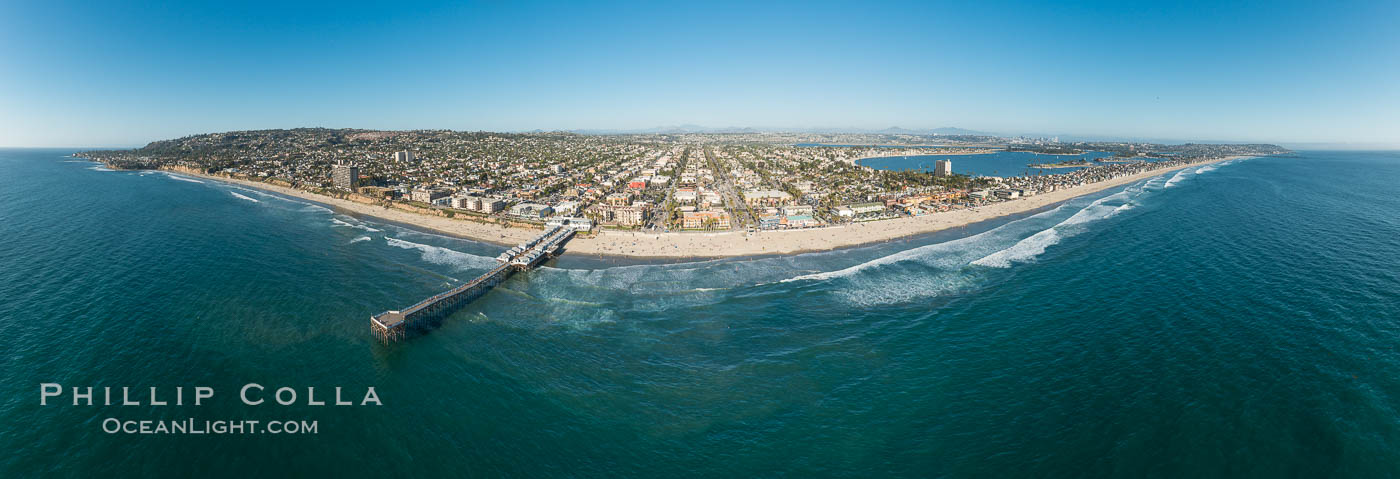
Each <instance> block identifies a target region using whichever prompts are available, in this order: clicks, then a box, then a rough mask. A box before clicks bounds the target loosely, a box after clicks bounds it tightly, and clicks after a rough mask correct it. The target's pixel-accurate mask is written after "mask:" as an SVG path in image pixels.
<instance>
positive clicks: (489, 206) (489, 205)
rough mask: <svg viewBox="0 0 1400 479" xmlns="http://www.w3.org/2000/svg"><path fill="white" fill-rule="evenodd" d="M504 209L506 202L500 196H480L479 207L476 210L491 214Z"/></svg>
mask: <svg viewBox="0 0 1400 479" xmlns="http://www.w3.org/2000/svg"><path fill="white" fill-rule="evenodd" d="M504 209H506V202H505V200H502V199H500V198H482V199H481V208H480V209H478V210H477V211H480V212H482V213H486V214H488V215H489V214H493V213H497V212H500V211H501V210H504Z"/></svg>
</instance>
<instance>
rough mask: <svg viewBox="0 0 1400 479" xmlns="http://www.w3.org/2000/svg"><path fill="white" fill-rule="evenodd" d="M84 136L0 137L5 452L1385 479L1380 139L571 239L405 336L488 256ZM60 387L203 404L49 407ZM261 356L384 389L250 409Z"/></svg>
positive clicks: (1398, 230)
mask: <svg viewBox="0 0 1400 479" xmlns="http://www.w3.org/2000/svg"><path fill="white" fill-rule="evenodd" d="M68 153H71V151H70V150H0V178H2V179H3V181H0V326H2V327H3V331H0V334H3V339H0V343H3V347H0V352H2V354H0V358H3V361H4V363H3V364H4V366H3V368H0V374H3V378H0V450H3V451H4V454H3V455H0V477H30V476H33V475H37V474H42V473H50V474H62V475H71V476H90V475H97V474H109V473H116V474H119V475H129V476H148V477H149V476H190V475H200V476H206V475H211V476H228V477H248V476H250V475H253V477H257V476H260V475H311V474H315V475H330V474H336V475H340V476H345V477H365V476H380V477H383V476H386V475H399V474H405V473H410V474H421V475H434V476H449V477H453V476H485V477H495V476H511V475H528V476H536V477H551V476H553V477H578V476H585V477H657V476H662V477H664V476H681V477H691V476H715V477H746V476H774V475H792V476H798V477H807V476H851V477H889V476H896V477H900V476H903V477H927V476H954V477H968V476H971V477H1006V476H1034V477H1066V476H1069V477H1081V476H1122V477H1142V476H1158V477H1160V476H1173V477H1180V476H1187V477H1241V476H1252V477H1278V476H1299V477H1327V476H1343V477H1385V476H1396V475H1400V374H1397V371H1400V188H1397V185H1400V154H1397V153H1393V152H1345V153H1342V152H1302V153H1299V154H1297V155H1294V156H1290V157H1269V158H1255V159H1247V160H1238V161H1233V162H1230V163H1226V164H1219V165H1212V166H1204V167H1193V168H1189V169H1186V170H1182V171H1181V172H1179V173H1170V174H1167V175H1164V176H1160V177H1156V178H1152V179H1149V180H1146V181H1143V182H1139V183H1136V184H1132V185H1128V186H1126V187H1120V188H1114V189H1110V190H1108V191H1104V192H1101V193H1097V194H1094V195H1090V196H1088V197H1083V198H1079V199H1075V200H1072V201H1069V202H1067V203H1064V204H1061V205H1056V206H1054V207H1052V208H1047V209H1044V210H1040V211H1035V212H1031V213H1028V214H1024V215H1019V216H1016V217H1013V218H1006V219H1002V220H997V221H992V222H988V223H983V224H978V225H973V226H970V227H967V228H962V229H958V230H956V231H948V232H942V233H937V234H932V235H925V236H922V237H918V238H913V239H909V240H905V241H895V242H890V243H883V244H879V245H874V246H868V247H861V248H852V249H844V250H839V251H834V252H824V253H812V254H803V255H795V256H786V257H768V258H739V259H725V260H714V261H700V262H690V263H679V264H646V263H645V262H637V261H615V260H610V259H599V258H596V257H594V258H579V257H570V256H567V255H566V256H565V257H564V258H561V259H560V260H558V261H556V262H554V263H550V264H549V265H547V267H545V268H543V269H540V270H537V271H534V272H531V273H528V274H525V275H517V276H516V277H515V278H513V279H511V280H510V281H508V282H506V283H504V284H503V285H502V286H500V287H498V288H497V289H496V290H494V291H493V292H491V293H490V294H489V295H487V296H486V297H485V298H483V299H482V300H479V301H477V302H475V303H473V304H472V305H470V306H468V307H466V308H464V309H463V310H461V311H460V312H458V313H456V314H454V315H452V316H451V317H449V318H446V319H445V320H443V321H442V323H441V325H440V326H439V327H438V328H437V329H435V330H433V331H432V332H431V333H429V334H426V335H423V336H420V337H417V338H414V339H412V340H410V341H407V342H405V343H401V344H397V345H390V346H385V345H381V344H378V343H376V342H375V341H374V340H373V339H372V337H371V336H370V335H369V333H368V326H367V320H368V317H369V316H370V315H371V314H373V313H377V312H379V311H382V310H385V309H390V308H398V307H402V306H406V305H408V304H410V303H412V302H414V301H417V300H418V299H421V298H423V297H426V296H428V295H431V294H433V293H436V292H438V291H440V290H443V289H446V288H448V287H450V286H452V285H455V284H458V283H459V282H461V281H465V280H467V279H469V278H471V277H473V276H474V275H475V274H476V273H479V272H481V271H484V270H485V269H486V268H488V267H490V265H491V264H492V261H493V260H492V258H493V257H494V256H495V255H496V254H498V253H499V252H500V251H501V250H502V249H503V248H502V247H500V246H497V245H491V244H484V243H476V242H471V241H466V240H460V239H453V238H447V237H443V236H438V235H434V234H429V233H425V232H419V231H414V230H412V229H407V228H403V227H399V226H395V225H389V224H385V223H383V222H379V221H375V220H372V219H368V218H356V217H353V216H348V215H344V214H340V213H337V212H336V211H332V210H330V209H327V208H324V207H322V206H319V205H316V204H312V203H307V202H303V201H300V200H294V199H289V198H283V197H279V196H276V195H271V194H267V193H262V192H259V191H254V190H247V189H242V188H240V187H236V186H232V185H227V184H221V183H216V182H212V181H206V180H197V179H192V178H186V177H180V176H176V175H169V174H165V173H154V172H114V171H102V170H103V169H102V168H99V167H95V166H94V165H93V164H92V163H88V162H84V161H81V160H74V159H69V158H64V157H63V156H64V155H66V154H68ZM979 173H980V172H979ZM45 382H56V383H61V384H63V385H64V386H65V387H71V386H95V387H98V388H101V387H102V386H113V387H118V388H119V387H122V386H128V387H132V388H133V389H141V390H144V388H147V387H151V386H156V387H160V388H162V389H164V390H167V391H168V390H171V389H173V388H174V387H175V386H184V387H187V388H188V387H193V386H209V387H213V388H215V390H216V397H215V398H213V399H212V400H210V401H209V402H207V403H206V404H204V405H202V406H199V407H194V406H150V405H141V406H93V407H87V406H77V407H75V406H72V405H71V403H66V402H64V401H63V400H62V399H67V397H66V396H65V398H62V399H60V400H57V404H50V405H48V406H40V405H39V392H40V388H39V384H40V383H45ZM250 382H256V383H259V384H262V385H264V386H267V387H268V394H269V396H270V394H271V391H272V389H274V388H276V387H280V386H292V387H295V388H298V389H299V390H304V389H305V388H306V387H308V386H314V387H316V388H317V394H318V396H320V395H322V394H328V392H329V391H330V390H332V389H333V388H334V387H335V386H342V387H344V388H346V390H347V392H348V393H347V395H348V396H352V397H355V398H357V399H358V398H359V396H360V395H362V394H363V390H364V388H365V387H367V386H374V387H375V389H376V391H377V393H378V396H379V397H380V398H381V400H382V402H383V403H384V405H383V406H381V407H373V406H365V407H344V406H341V407H336V406H307V405H297V406H279V405H275V404H263V405H260V406H246V405H243V404H242V403H241V402H240V401H238V399H237V394H238V389H239V388H240V387H241V386H242V385H244V384H246V383H250ZM350 391H353V392H350ZM270 402H271V401H269V403H270ZM107 418H118V419H132V420H141V419H165V420H183V419H185V418H194V419H196V420H200V421H203V420H229V419H254V420H262V421H267V420H281V419H293V420H315V421H317V423H318V431H317V434H314V435H127V434H108V433H105V432H103V429H102V423H103V421H104V420H105V419H107Z"/></svg>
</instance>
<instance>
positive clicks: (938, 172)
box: [933, 160, 953, 176]
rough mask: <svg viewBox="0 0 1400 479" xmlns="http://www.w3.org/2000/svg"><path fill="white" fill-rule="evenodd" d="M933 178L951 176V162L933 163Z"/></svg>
mask: <svg viewBox="0 0 1400 479" xmlns="http://www.w3.org/2000/svg"><path fill="white" fill-rule="evenodd" d="M933 176H953V160H938V161H935V162H933Z"/></svg>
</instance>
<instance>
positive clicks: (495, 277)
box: [369, 226, 574, 343]
mask: <svg viewBox="0 0 1400 479" xmlns="http://www.w3.org/2000/svg"><path fill="white" fill-rule="evenodd" d="M573 236H574V230H573V229H570V228H566V227H558V226H556V227H553V228H550V229H547V230H545V232H544V234H541V235H540V236H539V237H536V238H535V239H532V240H530V241H526V242H525V243H522V244H520V245H519V246H516V247H514V248H511V249H510V250H509V251H506V252H505V253H501V255H500V256H498V257H496V262H497V263H499V264H498V265H496V267H495V268H491V270H490V271H487V272H486V273H483V274H482V275H481V276H478V277H476V278H475V279H473V280H471V281H468V282H466V283H464V284H462V285H461V286H457V287H455V288H452V289H450V290H447V291H444V292H442V293H438V294H436V295H434V296H432V297H430V298H428V299H425V300H422V301H419V302H418V303H417V304H414V305H413V306H409V307H408V308H405V309H403V310H401V311H385V312H382V313H379V314H376V315H374V316H371V317H370V318H369V329H370V332H371V333H373V334H374V335H375V337H377V338H379V339H380V340H381V341H384V342H386V343H387V342H392V341H399V340H402V339H404V337H405V336H406V333H407V331H408V330H409V329H412V328H414V327H415V326H419V325H421V324H422V322H423V321H424V320H426V319H429V318H434V317H441V316H446V315H447V314H450V313H451V312H452V311H454V310H456V309H457V308H458V307H460V306H462V305H463V304H466V303H469V302H471V301H472V300H474V299H476V298H480V297H481V296H482V295H484V294H486V292H487V291H490V290H491V288H492V287H494V286H496V285H498V284H501V282H502V281H505V280H506V279H508V278H510V276H511V275H512V274H514V273H515V272H516V271H525V270H527V269H530V268H534V267H535V266H538V265H539V264H540V263H542V262H544V260H545V259H547V258H550V257H553V256H555V255H557V254H559V250H560V248H561V247H563V245H564V242H566V241H568V240H569V239H570V238H573Z"/></svg>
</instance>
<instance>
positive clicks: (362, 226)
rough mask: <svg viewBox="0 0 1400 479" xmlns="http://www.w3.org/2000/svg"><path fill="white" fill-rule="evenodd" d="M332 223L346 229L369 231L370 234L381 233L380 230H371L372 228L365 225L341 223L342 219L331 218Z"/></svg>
mask: <svg viewBox="0 0 1400 479" xmlns="http://www.w3.org/2000/svg"><path fill="white" fill-rule="evenodd" d="M331 223H333V224H334V225H335V226H344V227H347V228H355V229H361V230H365V231H368V232H370V233H378V232H379V231H381V230H378V229H374V228H370V227H368V226H365V225H363V224H360V223H350V222H347V221H341V220H340V218H331Z"/></svg>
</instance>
